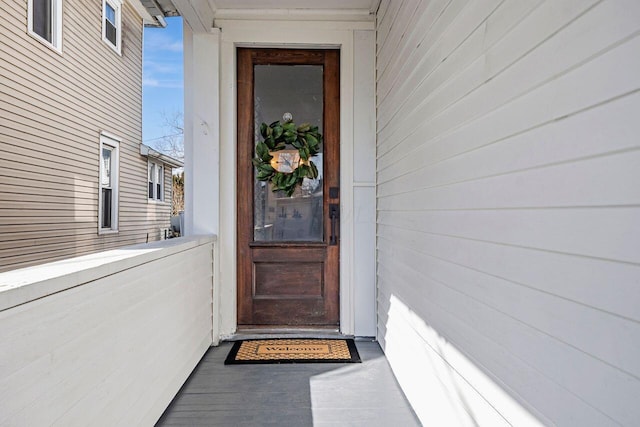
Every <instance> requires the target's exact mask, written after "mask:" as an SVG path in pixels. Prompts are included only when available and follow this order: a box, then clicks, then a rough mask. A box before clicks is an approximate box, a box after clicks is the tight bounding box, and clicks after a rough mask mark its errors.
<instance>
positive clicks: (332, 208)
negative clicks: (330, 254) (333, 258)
mask: <svg viewBox="0 0 640 427" xmlns="http://www.w3.org/2000/svg"><path fill="white" fill-rule="evenodd" d="M329 219H331V236H330V237H329V244H330V245H337V244H338V235H337V229H338V221H339V220H340V205H338V204H337V203H331V204H329Z"/></svg>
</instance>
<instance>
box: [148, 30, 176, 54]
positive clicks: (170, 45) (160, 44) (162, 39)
mask: <svg viewBox="0 0 640 427" xmlns="http://www.w3.org/2000/svg"><path fill="white" fill-rule="evenodd" d="M160 31H162V30H158V31H147V32H145V40H144V48H145V52H174V53H181V52H182V40H180V39H178V38H173V37H171V36H169V35H168V34H165V33H162V32H160Z"/></svg>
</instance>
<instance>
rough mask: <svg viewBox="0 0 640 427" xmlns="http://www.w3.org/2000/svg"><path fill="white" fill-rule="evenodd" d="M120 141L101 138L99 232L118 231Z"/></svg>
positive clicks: (107, 137)
mask: <svg viewBox="0 0 640 427" xmlns="http://www.w3.org/2000/svg"><path fill="white" fill-rule="evenodd" d="M119 144H120V143H119V141H118V140H117V139H115V138H111V137H109V136H107V135H104V134H102V135H101V136H100V185H99V194H100V196H99V197H100V199H99V201H98V210H99V214H98V216H99V218H98V223H99V225H98V231H99V232H101V233H103V232H109V231H118V146H119Z"/></svg>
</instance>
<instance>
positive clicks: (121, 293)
mask: <svg viewBox="0 0 640 427" xmlns="http://www.w3.org/2000/svg"><path fill="white" fill-rule="evenodd" d="M153 245H154V246H153V247H148V246H138V247H135V248H130V249H132V250H131V255H123V254H122V253H109V252H107V253H106V254H105V256H107V257H109V260H110V261H109V262H107V263H105V261H104V259H100V258H99V257H96V258H95V259H96V260H97V261H98V262H94V263H93V264H91V262H92V261H91V259H89V260H87V259H85V260H81V259H73V260H65V261H64V263H65V265H67V266H71V267H70V268H75V267H76V266H80V265H85V264H86V265H89V264H91V265H92V266H91V267H90V268H86V269H82V268H79V269H78V270H77V271H75V270H74V271H75V272H76V273H77V274H75V275H68V276H67V277H64V282H63V285H64V287H65V289H63V290H58V289H55V286H56V283H58V284H60V282H61V281H60V280H57V279H58V278H57V277H56V278H51V279H50V280H42V281H34V282H32V283H29V284H28V285H25V286H33V287H37V288H38V289H37V290H35V291H34V294H35V295H38V296H37V297H33V298H30V299H27V300H26V301H25V302H22V300H20V301H19V302H18V304H17V305H15V306H9V307H8V308H6V309H4V310H2V311H0V337H1V340H0V352H1V353H2V354H3V358H2V363H1V365H0V424H1V425H63V426H71V425H78V426H79V425H96V426H97V425H104V426H113V425H153V423H155V422H156V421H157V420H158V418H160V416H161V415H162V412H163V411H164V409H165V408H166V407H167V406H168V404H169V403H170V401H171V399H172V398H173V396H174V395H175V394H176V393H177V391H178V390H179V388H180V386H181V385H182V384H183V382H184V381H185V380H186V379H187V377H188V375H189V374H190V373H191V370H192V369H193V368H194V367H195V365H196V364H197V362H198V361H199V359H200V357H202V355H203V354H204V352H205V351H206V350H207V348H208V347H209V345H210V344H211V316H212V313H211V307H212V305H211V295H212V288H211V286H212V278H213V258H212V257H213V242H212V241H211V239H204V238H203V239H199V240H198V241H195V240H192V241H189V240H184V239H180V241H177V240H173V241H171V243H170V244H166V243H160V242H158V243H154V244H153ZM141 249H144V250H141ZM136 254H137V255H136ZM101 255H102V254H101ZM114 260H115V261H114ZM176 265H180V266H182V267H184V268H186V270H185V269H183V268H176ZM57 268H59V266H56V265H48V264H47V265H43V266H38V267H35V268H34V269H31V270H30V272H29V273H28V274H31V275H34V274H37V273H36V272H41V274H43V275H46V274H48V273H49V272H51V271H55V270H56V269H57ZM68 268H69V267H67V270H66V271H67V272H68ZM37 269H39V270H37ZM11 274H12V273H5V275H4V276H3V275H2V274H0V283H3V284H5V285H7V284H8V285H9V287H11V286H13V285H15V279H16V276H15V275H14V276H10V275H11ZM24 274H27V273H24ZM65 274H68V273H65ZM87 278H91V279H90V280H88V279H87ZM21 280H24V276H21ZM48 287H51V289H52V291H51V293H50V294H45V295H42V296H40V295H39V293H41V292H45V290H46V289H49V288H48ZM16 291H20V289H16ZM8 292H11V291H8ZM8 292H7V293H8ZM24 294H25V295H28V290H26V292H25V293H24ZM2 296H6V294H5V293H3V294H2ZM8 300H9V301H10V300H11V298H10V297H9V298H8ZM2 305H3V307H6V306H7V305H6V304H2ZM36 342H37V343H38V345H34V343H36Z"/></svg>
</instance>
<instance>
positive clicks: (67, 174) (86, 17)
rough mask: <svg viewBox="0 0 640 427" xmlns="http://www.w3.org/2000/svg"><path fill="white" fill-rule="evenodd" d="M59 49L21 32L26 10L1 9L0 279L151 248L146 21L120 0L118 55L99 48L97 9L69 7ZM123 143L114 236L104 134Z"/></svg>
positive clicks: (155, 214) (68, 3)
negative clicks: (56, 263) (115, 251)
mask: <svg viewBox="0 0 640 427" xmlns="http://www.w3.org/2000/svg"><path fill="white" fill-rule="evenodd" d="M62 26H63V29H62V50H61V52H57V51H55V50H53V49H51V48H49V47H48V46H46V45H45V44H44V43H41V42H40V41H38V40H37V39H36V38H34V37H33V36H31V35H30V34H29V33H28V32H27V2H26V1H3V2H2V3H0V31H1V33H2V37H1V38H0V58H1V59H2V60H0V81H1V84H0V271H6V270H10V269H14V268H18V267H22V266H27V265H32V264H37V263H42V262H45V261H50V260H54V259H62V258H68V257H72V256H75V255H80V254H84V253H89V252H95V251H101V250H106V249H110V248H114V247H118V246H123V245H129V244H134V243H140V242H145V241H147V240H157V239H158V238H160V235H161V231H160V230H161V229H163V228H167V227H168V226H169V211H170V199H171V195H170V191H171V185H170V179H171V177H170V173H171V171H170V168H167V170H166V171H165V181H166V182H167V184H168V185H165V200H166V203H149V202H148V201H147V159H146V158H145V157H142V156H141V155H140V148H139V145H140V142H141V139H142V130H141V120H142V19H141V18H140V17H139V16H138V14H137V12H136V11H135V10H134V9H133V7H132V6H131V5H130V4H129V3H128V2H127V1H125V2H124V4H123V7H122V26H123V31H122V55H118V54H117V53H116V52H115V51H114V50H113V49H112V48H111V47H110V46H108V45H107V44H106V43H105V42H104V41H103V40H102V1H100V0H92V1H79V0H65V1H64V2H63V18H62ZM101 132H106V133H108V134H110V135H113V136H115V137H117V138H119V139H121V143H120V155H119V158H120V159H119V161H120V167H119V217H118V222H119V226H118V229H119V232H118V233H114V234H103V235H99V234H98V178H99V168H98V165H99V144H100V134H101Z"/></svg>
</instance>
